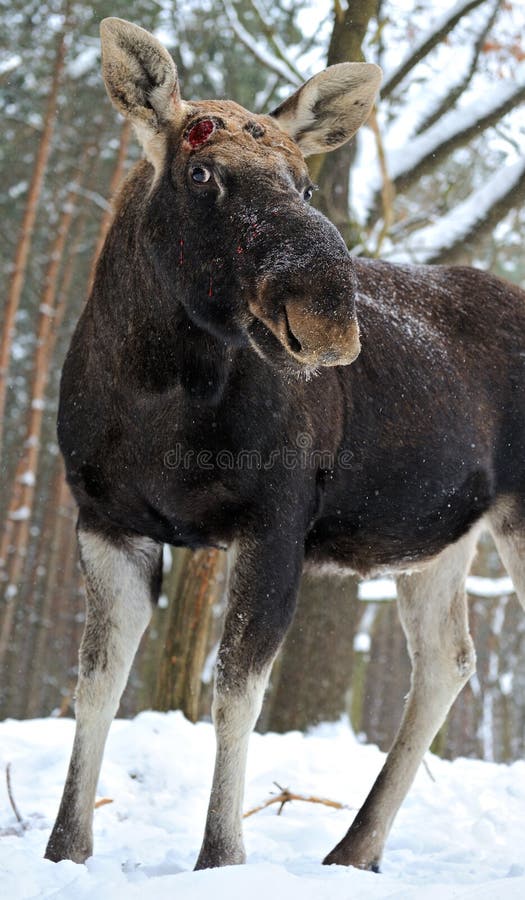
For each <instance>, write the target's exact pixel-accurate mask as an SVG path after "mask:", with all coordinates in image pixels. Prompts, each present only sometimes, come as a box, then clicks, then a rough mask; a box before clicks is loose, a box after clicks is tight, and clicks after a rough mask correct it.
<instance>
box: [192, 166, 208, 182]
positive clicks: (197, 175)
mask: <svg viewBox="0 0 525 900" xmlns="http://www.w3.org/2000/svg"><path fill="white" fill-rule="evenodd" d="M210 178H211V172H210V170H209V169H207V168H206V167H205V166H195V167H194V168H193V169H192V170H191V180H192V181H195V182H196V184H206V182H207V181H209V180H210Z"/></svg>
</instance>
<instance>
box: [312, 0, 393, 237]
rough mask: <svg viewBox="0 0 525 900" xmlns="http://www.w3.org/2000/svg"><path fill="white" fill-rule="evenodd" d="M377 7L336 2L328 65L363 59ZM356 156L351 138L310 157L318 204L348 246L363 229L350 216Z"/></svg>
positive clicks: (373, 1) (371, 2)
mask: <svg viewBox="0 0 525 900" xmlns="http://www.w3.org/2000/svg"><path fill="white" fill-rule="evenodd" d="M377 8H378V0H348V3H347V6H346V9H343V8H342V7H341V5H340V4H339V3H336V11H335V17H334V27H333V30H332V36H331V40H330V45H329V48H328V58H327V65H329V66H333V65H335V64H336V63H343V62H358V61H360V60H362V59H363V51H362V49H361V46H362V43H363V40H364V38H365V35H366V32H367V29H368V26H369V23H370V20H371V19H372V18H373V17H374V16H377ZM354 156H355V144H354V142H353V141H352V142H351V143H350V144H345V145H344V146H343V147H339V148H338V149H337V150H334V151H333V152H332V153H327V154H322V155H319V156H311V157H310V158H309V159H308V168H309V170H310V174H311V176H312V179H313V180H314V181H317V183H318V185H319V193H318V194H316V196H315V205H316V206H317V208H318V209H320V210H321V212H322V213H324V215H325V216H327V217H328V218H329V219H330V221H332V222H333V223H334V225H335V226H336V227H337V228H338V230H339V231H340V232H341V234H342V236H343V238H344V241H345V243H346V244H347V246H348V247H354V246H355V245H356V244H358V243H359V242H360V231H359V229H358V227H357V224H356V223H355V222H353V221H352V220H351V218H350V211H349V203H348V195H349V189H350V169H351V166H352V162H353V160H354Z"/></svg>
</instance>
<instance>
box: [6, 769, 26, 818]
mask: <svg viewBox="0 0 525 900" xmlns="http://www.w3.org/2000/svg"><path fill="white" fill-rule="evenodd" d="M5 781H6V785H7V796H8V797H9V802H10V804H11V809H12V810H13V812H14V814H15V816H16V820H17V822H19V823H20V825H23V824H24V820H23V818H22V816H21V815H20V812H19V811H18V807H17V805H16V803H15V798H14V796H13V788H12V785H11V763H10V762H8V763H7V766H6V767H5Z"/></svg>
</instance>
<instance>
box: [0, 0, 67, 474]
mask: <svg viewBox="0 0 525 900" xmlns="http://www.w3.org/2000/svg"><path fill="white" fill-rule="evenodd" d="M63 9H64V12H63V15H64V25H63V27H62V30H61V31H60V33H59V35H58V37H57V49H56V54H55V62H54V66H53V75H52V80H51V89H50V92H49V98H48V101H47V105H46V112H45V115H44V126H43V130H42V135H41V138H40V143H39V145H38V149H37V153H36V158H35V164H34V166H33V174H32V178H31V183H30V186H29V192H28V195H27V203H26V208H25V212H24V216H23V219H22V225H21V228H20V237H19V239H18V244H17V247H16V251H15V258H14V262H13V271H12V276H11V281H10V284H9V289H8V292H7V297H6V301H5V307H4V316H3V331H2V335H1V339H0V458H1V457H2V438H3V424H4V419H5V407H6V397H7V378H8V373H9V360H10V356H11V345H12V342H13V337H14V329H15V319H16V314H17V311H18V307H19V304H20V297H21V295H22V289H23V287H24V281H25V275H26V269H27V260H28V257H29V251H30V249H31V240H32V237H33V231H34V227H35V220H36V214H37V210H38V203H39V200H40V194H41V192H42V185H43V183H44V176H45V173H46V167H47V162H48V159H49V152H50V150H51V139H52V137H53V130H54V126H55V121H56V114H57V98H58V91H59V87H60V82H61V78H62V73H63V70H64V62H65V56H66V37H67V32H68V28H69V21H68V20H69V9H70V2H69V0H67V2H65V3H64V8H63Z"/></svg>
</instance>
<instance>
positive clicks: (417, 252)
mask: <svg viewBox="0 0 525 900" xmlns="http://www.w3.org/2000/svg"><path fill="white" fill-rule="evenodd" d="M524 174H525V158H522V159H520V160H519V161H518V162H515V163H514V164H513V165H508V166H504V167H503V168H501V169H498V171H497V172H496V173H495V174H494V175H493V176H492V178H489V179H488V181H487V182H486V183H485V184H484V185H483V186H482V187H480V188H478V190H477V191H474V192H473V193H472V194H471V195H470V196H469V197H468V198H467V200H464V201H463V203H458V205H457V206H455V207H454V208H453V209H452V210H451V212H449V213H448V214H447V215H444V216H441V217H440V218H439V219H438V220H437V221H436V222H434V223H433V224H432V225H429V226H428V227H426V228H421V229H419V230H418V231H416V232H415V233H414V234H413V235H410V236H409V237H408V238H406V239H405V241H404V242H403V246H402V247H400V248H399V249H396V250H394V251H393V252H391V253H389V254H388V258H389V259H390V260H391V261H393V262H398V263H417V264H423V263H425V262H428V261H429V260H431V259H432V257H433V255H434V254H435V253H437V252H438V251H439V250H442V249H444V248H446V247H448V246H453V245H454V244H455V243H456V241H458V240H460V239H461V238H464V237H468V235H469V233H470V232H471V231H472V229H473V228H474V227H475V226H476V224H477V223H478V222H481V221H483V220H484V218H485V216H486V215H487V213H488V211H489V210H490V209H491V208H492V207H493V206H494V204H495V203H496V202H497V201H498V200H500V199H502V198H503V197H505V196H506V195H507V194H508V193H509V192H510V191H512V190H513V189H514V187H515V186H516V185H517V184H518V182H519V181H520V180H521V179H522V178H523V176H524Z"/></svg>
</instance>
